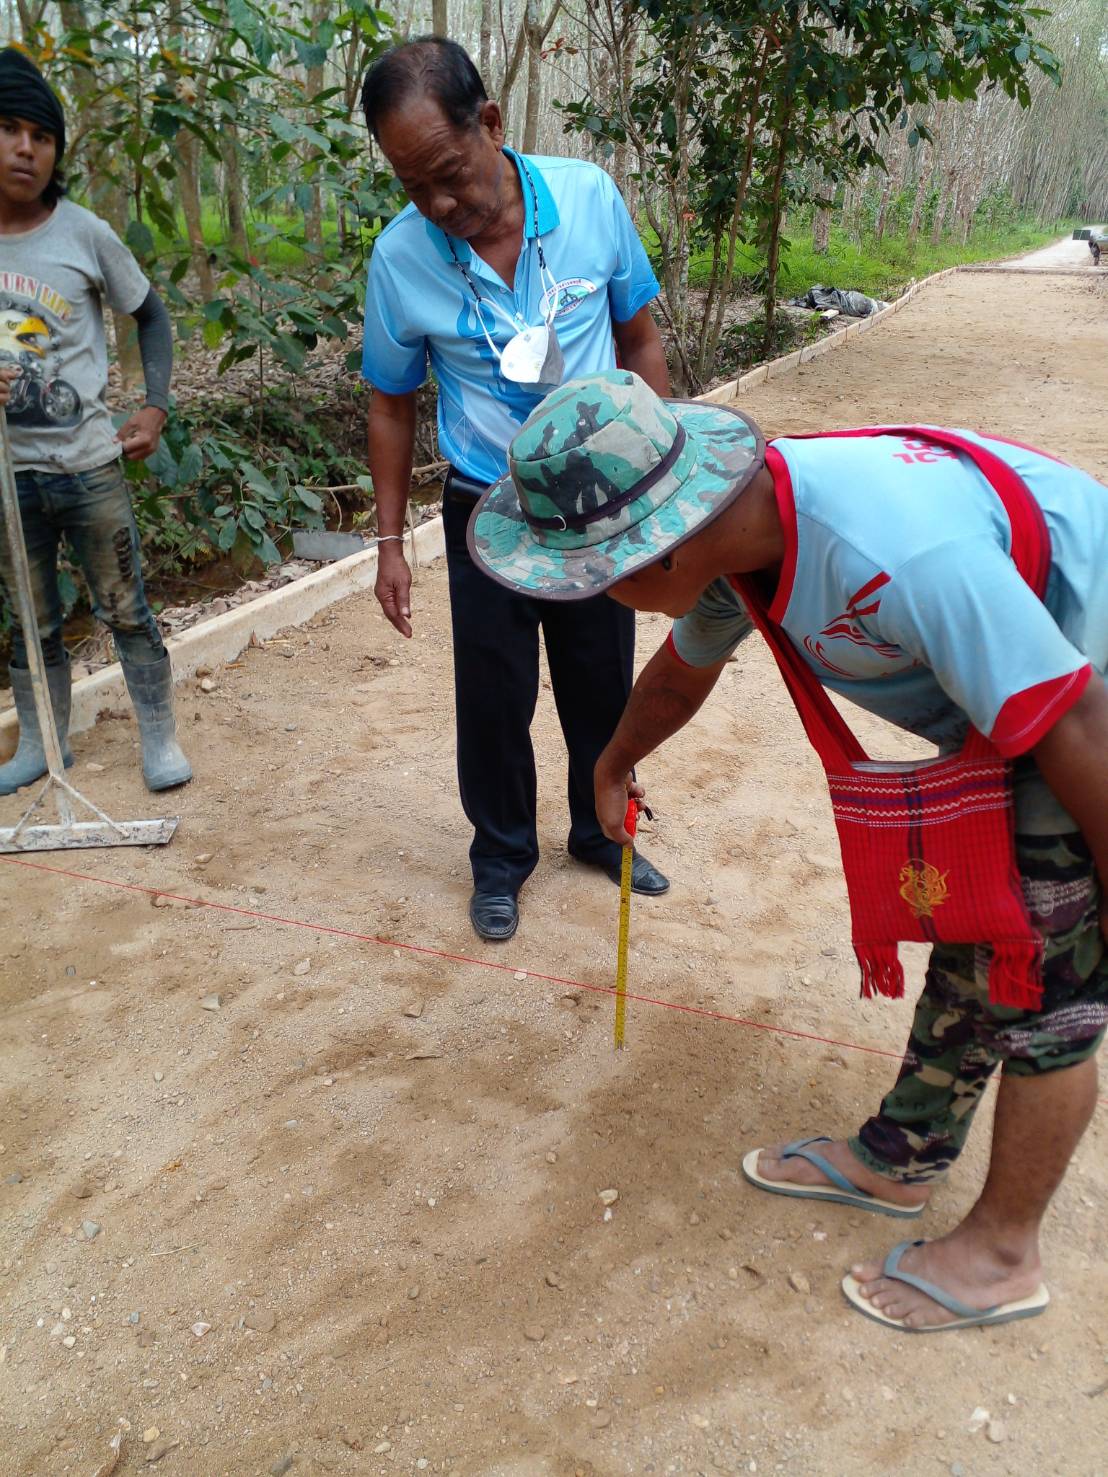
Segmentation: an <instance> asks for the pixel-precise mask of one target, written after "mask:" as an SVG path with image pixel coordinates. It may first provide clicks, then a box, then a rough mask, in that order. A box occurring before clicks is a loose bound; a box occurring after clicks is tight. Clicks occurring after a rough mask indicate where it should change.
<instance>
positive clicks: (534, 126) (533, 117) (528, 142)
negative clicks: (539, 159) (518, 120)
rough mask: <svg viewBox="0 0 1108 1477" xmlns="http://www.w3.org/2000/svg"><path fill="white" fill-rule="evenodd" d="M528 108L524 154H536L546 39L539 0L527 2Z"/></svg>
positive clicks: (524, 127)
mask: <svg viewBox="0 0 1108 1477" xmlns="http://www.w3.org/2000/svg"><path fill="white" fill-rule="evenodd" d="M524 25H525V26H526V27H527V106H526V109H525V112H524V116H523V152H524V153H525V154H534V153H535V152H536V151H537V149H538V146H539V109H540V107H541V106H542V66H541V62H542V43H543V40H544V39H545V35H546V33H545V31H544V30H543V24H542V16H541V15H540V14H539V0H527V9H526V11H525V12H524Z"/></svg>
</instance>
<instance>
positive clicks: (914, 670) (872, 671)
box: [670, 428, 1108, 815]
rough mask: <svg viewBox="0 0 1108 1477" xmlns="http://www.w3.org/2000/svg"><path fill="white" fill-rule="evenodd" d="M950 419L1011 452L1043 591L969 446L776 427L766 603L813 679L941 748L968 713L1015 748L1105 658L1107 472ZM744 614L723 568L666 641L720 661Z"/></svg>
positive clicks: (691, 655) (1059, 709) (1006, 454)
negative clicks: (1093, 472)
mask: <svg viewBox="0 0 1108 1477" xmlns="http://www.w3.org/2000/svg"><path fill="white" fill-rule="evenodd" d="M922 429H923V430H924V431H925V430H926V428H922ZM958 434H959V435H962V436H965V437H968V438H969V439H971V440H973V441H976V442H977V443H978V444H980V445H982V446H984V447H985V448H987V449H988V450H989V451H991V452H993V453H994V454H995V455H996V456H998V457H999V458H1000V459H1001V460H1002V461H1005V462H1007V463H1008V465H1009V466H1011V467H1012V468H1013V469H1014V470H1015V471H1016V472H1017V473H1018V475H1019V476H1020V477H1022V478H1023V480H1024V482H1025V483H1026V484H1027V486H1028V488H1029V489H1030V491H1031V493H1032V495H1033V496H1034V498H1035V500H1036V501H1037V502H1038V504H1039V506H1040V507H1041V509H1042V511H1043V516H1044V519H1045V521H1046V525H1047V529H1048V530H1049V533H1050V539H1051V566H1050V574H1049V578H1048V582H1047V588H1046V594H1045V598H1044V599H1043V600H1040V599H1039V598H1038V597H1037V596H1036V595H1035V593H1034V592H1033V591H1032V590H1031V588H1030V587H1029V586H1028V585H1027V584H1026V583H1025V581H1024V580H1023V578H1022V577H1021V575H1020V573H1019V571H1018V570H1017V568H1016V566H1015V564H1014V563H1013V562H1012V559H1011V557H1010V552H1009V551H1010V547H1011V525H1010V523H1009V520H1008V516H1007V514H1006V512H1005V510H1004V507H1003V504H1002V503H1001V501H1000V498H999V497H998V496H997V494H996V492H994V490H993V489H992V487H990V485H989V483H988V482H987V480H986V479H985V477H984V476H983V475H982V473H981V472H980V471H978V469H977V468H976V467H975V466H974V465H973V463H972V462H971V461H970V459H969V458H968V457H967V456H965V455H963V454H961V453H959V452H956V451H950V450H946V449H945V448H943V447H940V446H936V445H933V444H931V443H928V442H926V441H924V440H921V439H917V438H915V437H913V436H911V435H910V434H909V435H903V434H888V435H881V436H874V437H851V436H843V437H835V436H817V437H811V438H807V437H801V438H796V439H791V440H790V439H789V438H788V437H783V438H780V439H778V440H776V441H774V442H772V443H771V445H770V446H769V448H768V449H767V465H768V466H769V469H770V471H771V472H772V474H773V478H774V485H775V489H776V494H777V503H778V510H779V512H780V515H781V522H782V526H783V529H784V533H785V558H784V562H783V565H782V570H781V576H780V580H779V583H778V588H777V591H776V594H775V595H774V598H773V601H772V604H771V605H770V608H769V615H770V617H771V619H772V620H774V621H776V622H777V623H778V624H779V625H780V626H781V627H782V628H783V629H784V630H785V632H786V633H787V634H788V635H789V636H790V637H791V639H792V640H793V642H794V643H795V645H796V646H797V648H798V649H799V650H800V652H801V653H802V654H803V656H804V658H805V660H806V661H807V663H808V665H809V667H810V668H811V669H812V671H813V672H814V673H815V675H816V676H817V677H818V678H819V680H820V682H821V683H822V684H823V685H824V686H825V687H829V688H831V689H832V690H833V691H835V692H838V693H841V694H842V695H843V696H845V697H847V698H849V699H850V700H851V701H852V702H855V703H857V704H858V706H859V707H862V708H865V709H866V710H867V711H869V712H871V713H875V714H877V715H878V716H879V717H881V718H885V719H887V720H888V721H889V722H891V723H894V724H896V725H897V726H898V727H900V728H903V729H907V730H909V731H910V732H912V733H915V734H918V735H919V736H920V737H922V738H925V739H930V740H931V741H933V742H935V743H936V744H938V745H939V746H940V747H941V748H944V749H949V748H951V747H953V746H955V745H957V744H958V743H960V742H961V740H962V738H963V737H964V735H965V732H966V726H967V719H968V720H969V721H970V722H972V723H973V724H974V725H975V726H976V727H977V728H978V729H979V730H980V731H981V732H982V733H984V734H986V735H987V736H988V738H989V739H991V741H992V742H993V743H994V744H995V745H996V746H997V748H998V749H999V750H1000V752H1001V753H1002V754H1005V755H1008V756H1010V757H1014V756H1017V755H1020V754H1024V753H1026V752H1027V751H1028V750H1029V749H1031V748H1033V747H1034V745H1035V744H1037V743H1038V742H1039V740H1040V739H1041V738H1042V737H1043V736H1044V735H1045V734H1046V733H1047V731H1048V730H1049V729H1050V728H1051V727H1052V726H1053V725H1054V724H1055V723H1056V722H1057V721H1058V719H1059V718H1060V717H1061V716H1062V714H1063V713H1065V712H1066V711H1067V710H1068V709H1069V708H1070V707H1071V706H1072V705H1073V704H1074V703H1075V702H1076V701H1077V699H1078V698H1079V697H1080V696H1081V693H1082V692H1083V691H1084V689H1085V686H1086V684H1087V682H1088V680H1089V675H1090V672H1091V671H1093V670H1096V671H1097V672H1100V673H1101V674H1103V673H1104V672H1105V669H1106V668H1108V488H1105V487H1103V486H1102V485H1101V484H1100V483H1099V482H1097V481H1095V480H1094V479H1093V478H1092V477H1090V476H1088V475H1087V474H1086V473H1084V472H1081V471H1079V470H1077V469H1076V468H1075V467H1071V466H1068V465H1066V464H1065V463H1064V462H1060V461H1057V460H1055V459H1054V458H1053V457H1051V456H1048V455H1047V454H1045V453H1043V452H1039V451H1034V450H1032V449H1030V448H1027V447H1023V446H1018V445H1016V444H1014V443H1011V442H1007V441H1004V440H1001V439H998V438H996V437H991V436H979V435H976V434H975V433H973V432H971V431H960V432H959V433H958ZM752 629H753V627H752V623H751V621H750V618H749V616H748V615H747V613H746V610H745V607H744V606H743V604H742V601H741V599H740V598H739V596H738V594H737V593H736V592H735V591H734V589H732V587H731V586H730V584H729V583H728V582H727V580H725V579H722V580H717V581H715V583H714V584H712V585H710V586H709V587H708V589H707V590H705V591H704V593H703V595H702V596H701V598H700V601H699V603H698V604H697V606H696V608H695V609H694V610H693V611H691V612H690V613H689V614H688V615H687V616H684V617H683V618H682V619H681V620H679V621H677V622H676V623H675V625H674V627H673V630H672V633H671V637H670V640H671V644H672V649H673V650H674V651H675V652H676V654H677V656H678V657H679V658H680V659H681V660H682V661H684V662H687V663H688V664H690V665H691V666H710V665H712V664H713V663H715V662H718V661H721V660H722V659H723V658H724V657H726V656H728V655H730V653H731V652H732V651H733V650H734V649H735V647H736V646H737V645H738V644H739V642H740V641H742V640H743V639H744V637H745V636H747V635H748V634H749V632H750V631H751V630H752ZM1062 814H1063V815H1064V812H1062Z"/></svg>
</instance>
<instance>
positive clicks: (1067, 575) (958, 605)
mask: <svg viewBox="0 0 1108 1477" xmlns="http://www.w3.org/2000/svg"><path fill="white" fill-rule="evenodd" d="M510 466H511V476H510V477H508V478H505V479H503V480H502V481H501V482H500V483H498V484H497V485H496V486H494V487H493V488H492V489H491V490H490V492H489V493H488V494H486V496H485V497H484V498H483V499H482V501H481V504H480V505H479V508H478V512H477V515H476V517H475V519H474V521H473V523H472V524H471V526H470V534H469V537H470V546H471V549H472V551H473V553H474V556H475V558H476V559H477V560H478V561H479V562H480V563H481V564H483V565H484V568H485V571H486V573H488V574H490V575H491V576H492V578H493V579H494V580H497V581H499V582H500V583H502V584H505V585H507V586H509V588H512V589H518V590H522V591H528V592H531V593H534V594H537V595H539V596H541V597H543V598H546V599H550V600H566V601H572V600H579V599H583V598H585V597H586V596H591V595H595V594H597V593H598V592H599V591H602V590H606V591H607V592H608V594H609V595H611V597H612V598H613V599H614V600H616V601H618V602H619V603H620V604H623V605H627V606H630V607H631V608H633V609H635V610H650V611H663V612H665V613H666V614H668V615H671V616H672V617H674V625H673V628H672V631H671V633H670V635H669V637H668V638H667V640H666V642H665V643H664V645H663V646H662V647H661V648H660V649H659V650H658V651H657V652H656V653H655V655H654V656H653V657H652V658H651V660H650V662H649V664H648V665H647V666H646V668H645V669H644V670H643V672H642V674H641V675H640V677H639V679H638V681H637V683H636V684H635V687H634V690H633V692H632V694H631V698H630V700H629V702H628V706H627V709H626V711H625V713H624V716H623V718H622V720H621V722H620V724H619V726H618V728H617V730H616V732H615V735H614V736H613V738H612V741H611V743H610V744H609V745H608V747H607V749H606V750H605V751H604V753H603V755H602V756H601V758H600V761H599V763H598V765H597V769H596V802H597V814H598V815H599V816H600V818H601V821H602V823H603V825H604V828H605V830H606V832H607V834H608V835H609V836H610V837H611V838H612V839H613V840H614V841H617V842H620V843H625V842H626V840H627V836H626V834H625V833H624V830H623V815H624V811H625V807H626V795H627V793H628V791H630V793H631V794H634V795H636V796H638V795H641V793H642V791H641V788H640V787H639V786H637V785H635V784H634V783H633V782H632V781H631V779H630V771H631V769H632V767H633V766H634V765H635V764H637V763H638V762H639V761H640V760H641V759H642V758H643V757H644V756H645V755H647V754H649V753H651V752H652V751H653V750H654V749H655V748H657V747H658V746H659V745H660V744H661V743H663V742H664V741H665V740H666V739H667V738H669V737H670V736H671V735H672V734H674V733H676V732H677V730H678V729H680V728H681V727H683V726H684V725H685V724H686V723H688V722H689V720H690V719H691V718H692V717H693V715H694V714H695V713H696V711H697V709H698V708H699V707H700V705H701V704H702V703H703V701H704V699H705V698H706V697H707V695H708V693H709V692H710V691H711V690H712V688H713V687H714V685H715V683H716V680H717V679H718V677H719V675H720V673H721V671H722V670H723V666H724V664H725V662H726V661H727V658H728V656H729V655H730V654H731V652H732V651H733V650H734V649H735V647H736V646H737V645H738V644H739V643H740V642H741V641H742V640H743V639H744V638H745V637H746V636H747V635H748V634H749V633H750V631H751V629H752V628H753V624H754V623H756V624H757V625H758V627H759V629H760V630H761V631H762V633H763V635H764V636H765V638H766V640H767V641H768V642H769V644H770V647H771V650H772V651H773V653H774V655H775V657H776V659H777V661H778V663H779V665H780V667H781V669H782V672H783V674H784V675H785V679H786V682H787V683H788V685H789V688H790V692H791V694H792V695H793V697H794V701H795V702H796V704H797V707H798V710H799V712H800V714H801V717H802V719H803V721H804V725H805V729H806V731H807V733H808V736H809V738H810V739H811V740H812V742H813V744H814V745H815V746H816V748H817V751H818V752H819V753H820V757H821V759H822V760H823V762H824V766H825V769H826V770H827V775H828V781H829V785H830V788H831V793H832V799H833V802H834V810H835V816H836V823H837V825H838V828H839V835H840V842H841V845H842V849H843V860H844V867H845V869H846V873H847V882H848V889H849V892H850V900H851V913H852V921H853V925H854V939H855V946H856V950H857V952H858V955H859V960H860V961H861V963H862V965H863V971H864V973H863V979H864V984H865V988H866V990H867V992H872V991H879V992H882V993H887V994H894V993H897V990H898V988H902V986H901V984H900V981H901V980H902V976H901V975H900V973H899V964H898V961H897V958H896V940H897V939H902V938H909V937H915V938H928V939H931V940H932V941H933V949H932V954H931V962H930V967H929V969H928V972H927V978H926V983H925V986H924V990H923V993H922V995H921V996H920V999H919V1002H918V1004H917V1007H916V1013H915V1018H914V1022H913V1026H912V1033H911V1037H910V1039H909V1042H908V1047H907V1050H906V1052H905V1058H904V1064H903V1066H902V1068H901V1071H900V1074H899V1077H898V1079H897V1082H896V1083H895V1085H894V1086H893V1087H892V1089H891V1091H890V1092H889V1093H888V1094H887V1096H886V1097H885V1099H884V1101H883V1102H882V1103H881V1105H880V1107H879V1109H878V1111H877V1113H876V1114H875V1115H874V1116H873V1117H871V1118H870V1119H869V1120H868V1121H867V1122H866V1123H865V1124H863V1125H862V1127H861V1128H860V1129H859V1131H858V1132H857V1134H855V1135H854V1136H853V1137H850V1138H842V1139H836V1140H832V1139H829V1138H809V1139H802V1140H797V1141H796V1142H795V1143H792V1144H788V1145H785V1146H782V1147H779V1148H775V1149H763V1150H760V1151H759V1150H754V1151H752V1152H750V1153H748V1154H747V1156H746V1158H745V1159H744V1161H743V1170H744V1173H745V1174H746V1177H747V1179H748V1180H749V1181H750V1182H751V1183H752V1184H754V1185H756V1186H757V1187H759V1188H760V1189H763V1190H768V1191H771V1192H773V1193H776V1194H781V1195H789V1196H795V1197H798V1198H803V1199H820V1200H831V1201H835V1202H839V1203H845V1204H848V1205H852V1206H856V1207H860V1208H862V1209H865V1210H869V1211H875V1212H878V1213H881V1214H885V1215H889V1216H894V1217H899V1218H902V1219H914V1218H916V1217H917V1216H919V1215H921V1214H922V1212H923V1211H924V1209H925V1207H926V1205H927V1202H928V1199H929V1197H930V1193H931V1189H932V1187H933V1185H934V1184H935V1183H936V1181H937V1180H939V1179H940V1178H942V1177H943V1176H944V1175H945V1174H946V1173H947V1171H948V1170H949V1169H950V1167H951V1166H952V1164H953V1163H954V1160H955V1159H956V1158H957V1156H958V1154H959V1152H960V1150H961V1148H962V1145H963V1143H964V1141H965V1138H966V1134H967V1132H968V1129H969V1125H970V1122H971V1120H972V1117H973V1114H974V1111H975V1109H976V1107H977V1105H978V1103H979V1102H980V1099H981V1096H982V1093H983V1091H984V1088H985V1085H986V1083H987V1081H988V1078H989V1076H990V1075H991V1073H992V1072H993V1071H994V1069H995V1068H996V1067H997V1066H998V1065H1000V1066H1001V1067H1002V1078H1001V1083H1000V1091H999V1094H998V1097H997V1106H996V1119H995V1127H994V1134H993V1144H992V1154H991V1161H990V1166H989V1174H988V1178H987V1180H986V1183H985V1186H984V1189H983V1191H982V1193H981V1196H980V1198H979V1199H978V1201H977V1203H976V1205H975V1206H974V1207H973V1209H972V1210H971V1211H970V1212H969V1214H968V1215H967V1216H966V1217H965V1219H964V1220H963V1221H962V1222H961V1224H960V1225H958V1226H956V1227H955V1228H954V1229H953V1230H951V1231H949V1232H947V1233H946V1234H945V1235H942V1236H939V1237H938V1238H937V1239H935V1240H932V1241H917V1242H903V1243H901V1245H899V1246H897V1247H895V1248H894V1249H893V1251H891V1252H890V1253H889V1255H888V1257H887V1258H886V1259H885V1261H884V1262H873V1263H866V1264H862V1265H858V1266H855V1267H854V1268H853V1269H852V1271H851V1274H850V1275H849V1276H847V1277H846V1278H845V1279H844V1282H843V1287H844V1291H845V1292H846V1295H847V1296H848V1298H849V1299H850V1300H851V1302H852V1303H853V1304H854V1305H855V1306H856V1307H857V1308H858V1309H859V1310H860V1311H862V1312H864V1313H866V1314H868V1315H869V1316H870V1317H873V1318H875V1319H877V1320H878V1321H880V1322H882V1323H886V1324H891V1325H893V1326H895V1327H898V1328H902V1329H906V1330H909V1331H928V1332H930V1331H938V1330H947V1329H953V1328H962V1327H966V1326H970V1325H978V1324H990V1323H1001V1322H1006V1321H1009V1320H1011V1319H1015V1318H1025V1317H1029V1316H1031V1315H1033V1314H1036V1313H1040V1312H1042V1311H1043V1309H1044V1308H1045V1307H1046V1304H1047V1302H1048V1296H1047V1293H1046V1289H1045V1288H1044V1287H1043V1286H1042V1284H1041V1280H1040V1279H1041V1265H1040V1257H1039V1241H1038V1233H1039V1226H1040V1223H1041V1221H1042V1218H1043V1216H1044V1214H1045V1211H1046V1208H1047V1205H1048V1203H1049V1201H1050V1198H1051V1196H1052V1194H1053V1192H1054V1191H1055V1189H1056V1188H1057V1187H1058V1185H1059V1184H1060V1183H1061V1180H1062V1178H1063V1175H1064V1174H1065V1171H1066V1168H1067V1166H1068V1164H1069V1161H1070V1158H1071V1156H1072V1154H1073V1152H1074V1149H1075V1148H1076V1146H1077V1143H1078V1141H1079V1139H1080V1137H1081V1135H1082V1133H1083V1132H1084V1129H1085V1127H1086V1125H1087V1124H1088V1122H1089V1119H1090V1117H1091V1115H1092V1112H1093V1109H1094V1106H1095V1103H1096V1092H1097V1068H1096V1061H1095V1053H1096V1050H1097V1048H1098V1046H1099V1044H1100V1042H1101V1040H1102V1038H1103V1036H1104V1032H1105V1028H1106V1025H1108V955H1106V950H1105V938H1104V935H1105V933H1106V931H1108V906H1106V903H1105V900H1104V898H1105V894H1104V882H1105V880H1106V879H1108V691H1106V689H1105V684H1104V681H1103V674H1104V671H1105V667H1106V666H1108V586H1106V584H1105V581H1104V579H1103V570H1104V568H1105V566H1106V563H1108V490H1106V489H1105V488H1103V487H1102V486H1100V484H1099V483H1097V482H1095V481H1094V480H1093V479H1092V478H1091V477H1088V476H1086V475H1085V474H1084V473H1082V472H1080V471H1078V470H1076V469H1075V468H1073V467H1070V466H1067V465H1065V464H1064V463H1062V462H1059V461H1056V460H1055V459H1054V458H1052V457H1050V456H1047V455H1045V454H1044V453H1042V452H1037V451H1033V450H1031V449H1029V448H1025V447H1022V446H1017V445H1014V444H1012V443H1010V442H1006V441H1004V440H1002V439H1000V438H996V437H985V436H980V435H975V434H973V433H970V432H950V431H944V430H941V429H939V428H936V427H890V428H883V429H878V430H871V431H863V432H841V433H832V434H827V435H817V436H814V437H798V438H782V439H778V440H776V441H775V442H773V443H772V444H771V445H770V446H769V447H766V446H765V445H764V443H763V441H762V438H761V436H760V434H759V433H758V430H757V428H756V427H755V426H753V425H752V424H751V423H750V422H749V421H747V420H746V419H745V418H744V417H743V416H742V415H741V414H739V413H738V412H737V411H735V410H733V409H731V408H729V407H726V408H725V407H719V406H711V405H700V404H683V403H680V402H666V401H662V400H660V399H659V398H658V397H657V396H656V395H654V394H653V393H652V392H651V391H650V390H649V389H648V388H647V386H646V385H644V384H643V383H642V382H641V381H639V380H638V379H636V378H635V376H633V375H631V374H627V373H624V372H620V371H614V372H612V373H609V374H605V375H594V376H590V377H588V378H586V379H582V380H578V381H576V382H574V383H571V384H568V385H566V386H564V387H563V388H562V389H561V390H559V391H556V392H555V393H554V394H552V395H551V396H549V397H548V398H547V400H546V401H545V402H544V403H543V404H542V405H541V406H540V407H539V409H538V410H537V411H535V412H534V414H533V415H532V416H531V417H530V418H529V419H528V420H527V422H526V423H525V424H524V426H523V428H522V430H521V431H520V432H519V434H518V435H517V436H516V438H515V440H514V441H513V443H512V446H511V449H510ZM859 489H864V496H859V491H858V490H859ZM824 688H831V689H832V690H834V691H835V692H837V693H840V694H843V695H845V696H847V697H849V698H850V699H851V700H852V701H853V702H855V703H856V704H858V705H859V706H860V707H863V708H865V709H867V710H868V711H870V712H872V713H876V714H877V715H879V716H881V717H883V718H886V719H888V720H889V721H891V722H893V723H895V724H897V725H899V726H900V727H902V728H905V729H907V730H909V731H910V732H912V733H915V734H917V735H919V736H921V737H924V738H927V739H929V740H932V741H934V742H936V743H937V744H939V746H940V748H941V750H942V751H943V757H940V759H938V760H934V761H930V762H929V763H927V764H922V765H919V766H884V767H883V766H875V765H873V764H872V763H870V762H869V761H866V762H862V761H863V760H864V755H862V752H861V750H860V748H859V747H858V746H857V743H856V741H855V740H854V739H853V736H852V735H851V733H850V731H849V729H848V727H847V726H846V724H845V722H844V721H843V719H842V718H841V717H840V716H839V715H838V714H837V712H836V711H835V710H834V709H833V708H832V705H831V704H830V703H829V702H828V700H827V698H826V694H825V693H824V691H823V689H824ZM959 746H961V747H960V748H959ZM955 751H957V752H955ZM843 756H845V757H843ZM840 760H841V762H840ZM1007 761H1013V762H1014V764H1013V765H1009V763H1008V762H1007ZM1013 769H1014V774H1013V772H1012V771H1013ZM1013 790H1014V795H1013ZM1013 818H1014V824H1013ZM944 848H945V849H944ZM891 859H893V862H894V870H893V871H892V873H891V875H886V874H887V873H888V868H889V864H890V860H891ZM936 862H938V864H936ZM1017 869H1018V870H1017ZM913 930H914V931H913Z"/></svg>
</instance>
